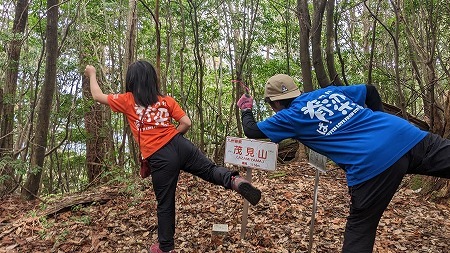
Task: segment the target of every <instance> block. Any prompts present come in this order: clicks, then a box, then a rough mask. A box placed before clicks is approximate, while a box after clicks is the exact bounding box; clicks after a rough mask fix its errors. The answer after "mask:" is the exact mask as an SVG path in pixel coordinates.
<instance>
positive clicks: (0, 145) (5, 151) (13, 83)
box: [0, 0, 28, 196]
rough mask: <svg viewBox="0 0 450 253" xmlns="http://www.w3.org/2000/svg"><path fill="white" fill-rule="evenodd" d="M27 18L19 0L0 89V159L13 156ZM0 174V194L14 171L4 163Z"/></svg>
mask: <svg viewBox="0 0 450 253" xmlns="http://www.w3.org/2000/svg"><path fill="white" fill-rule="evenodd" d="M27 20H28V0H19V1H17V4H16V10H15V14H14V23H13V28H12V33H13V39H12V40H11V41H10V42H9V45H8V50H7V57H8V59H7V64H6V73H5V85H4V88H3V89H1V90H0V93H1V94H0V112H1V115H2V118H1V120H0V159H3V158H6V157H10V158H13V156H14V154H13V145H14V138H13V137H14V134H13V133H14V105H15V99H16V90H17V78H18V75H19V59H20V51H21V48H22V42H23V37H22V36H23V32H24V31H25V25H26V23H27ZM0 176H4V177H5V181H4V182H3V183H2V186H0V196H2V195H4V194H7V193H8V192H10V191H11V190H13V189H14V185H15V182H14V177H15V172H14V171H13V169H12V167H11V166H9V165H6V166H5V167H4V170H1V171H0Z"/></svg>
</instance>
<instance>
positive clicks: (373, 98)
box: [366, 85, 384, 112]
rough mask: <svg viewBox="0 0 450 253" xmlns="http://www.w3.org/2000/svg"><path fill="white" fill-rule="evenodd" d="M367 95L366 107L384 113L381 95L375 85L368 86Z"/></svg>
mask: <svg viewBox="0 0 450 253" xmlns="http://www.w3.org/2000/svg"><path fill="white" fill-rule="evenodd" d="M366 90H367V95H366V105H367V107H368V108H370V109H372V111H381V112H384V108H383V102H382V101H381V97H380V93H378V90H377V88H375V86H373V85H366Z"/></svg>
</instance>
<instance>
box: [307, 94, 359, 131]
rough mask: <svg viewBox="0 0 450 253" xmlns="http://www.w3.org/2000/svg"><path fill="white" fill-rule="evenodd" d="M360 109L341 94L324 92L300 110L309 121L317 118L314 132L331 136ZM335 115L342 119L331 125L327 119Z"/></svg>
mask: <svg viewBox="0 0 450 253" xmlns="http://www.w3.org/2000/svg"><path fill="white" fill-rule="evenodd" d="M362 108H363V107H362V106H360V105H358V104H356V103H354V102H353V101H351V100H350V99H348V98H347V97H346V96H345V95H343V94H340V93H333V91H326V92H325V93H324V94H323V95H321V96H319V97H318V98H317V99H314V100H311V101H308V102H306V106H304V107H303V108H302V109H301V110H302V112H303V113H304V114H305V115H309V117H310V118H311V119H313V118H317V119H318V120H319V123H318V125H317V130H316V131H317V132H318V133H319V134H321V135H331V134H333V133H334V132H335V131H336V130H337V129H339V128H340V127H342V126H343V125H344V124H345V122H347V121H348V120H349V119H351V118H352V117H353V116H354V115H355V114H356V113H357V112H358V111H359V110H361V109H362ZM335 114H340V115H342V117H343V118H342V117H339V119H340V120H339V122H338V123H336V124H335V125H333V122H332V121H331V120H330V119H329V118H330V117H332V116H335ZM334 118H336V117H334Z"/></svg>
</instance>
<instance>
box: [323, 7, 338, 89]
mask: <svg viewBox="0 0 450 253" xmlns="http://www.w3.org/2000/svg"><path fill="white" fill-rule="evenodd" d="M326 25H327V26H326V27H327V31H326V38H327V44H326V49H325V52H326V61H327V69H328V73H329V76H330V78H331V79H332V83H333V85H342V81H341V79H340V78H339V75H338V73H337V70H336V65H335V63H334V40H335V38H334V35H335V33H334V0H328V2H327V23H326Z"/></svg>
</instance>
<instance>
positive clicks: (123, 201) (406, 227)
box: [0, 162, 450, 253]
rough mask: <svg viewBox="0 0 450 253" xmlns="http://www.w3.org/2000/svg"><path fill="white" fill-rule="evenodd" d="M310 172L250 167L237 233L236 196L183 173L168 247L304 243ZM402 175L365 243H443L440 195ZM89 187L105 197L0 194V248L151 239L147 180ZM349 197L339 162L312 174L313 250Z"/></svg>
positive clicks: (444, 214)
mask: <svg viewBox="0 0 450 253" xmlns="http://www.w3.org/2000/svg"><path fill="white" fill-rule="evenodd" d="M243 173H245V171H243ZM314 175H315V173H314V170H313V169H312V168H311V167H310V166H309V165H308V164H307V163H306V162H294V163H290V164H281V165H279V167H278V169H277V171H276V172H267V171H261V170H254V171H253V181H254V184H255V185H256V186H257V187H259V188H260V189H261V190H262V192H263V197H262V199H261V201H260V203H258V204H257V205H256V206H250V209H249V214H248V224H247V232H246V236H245V239H243V240H241V239H240V227H241V218H242V210H243V200H242V198H241V197H240V196H239V195H238V194H236V193H235V192H232V191H229V190H224V189H223V188H222V187H219V186H214V185H212V184H209V183H206V182H204V181H202V180H200V179H198V178H195V177H193V176H191V175H189V174H186V173H182V174H181V176H180V181H179V184H178V190H177V218H176V223H177V226H176V234H175V245H176V250H177V252H243V253H244V252H245V253H248V252H308V245H309V232H310V220H311V213H312V204H313V192H314V179H315V177H314ZM408 180H409V179H408V177H406V178H405V180H404V183H403V186H402V187H401V188H400V189H399V190H398V192H397V193H396V195H395V196H394V199H393V200H392V202H391V203H390V205H389V207H388V209H387V210H386V211H385V213H384V216H383V218H382V220H381V222H380V225H379V227H378V232H377V239H376V242H375V250H374V252H378V253H389V252H408V253H411V252H433V253H435V252H449V251H450V250H449V249H450V205H449V203H448V202H447V203H441V204H440V203H437V202H431V201H427V200H424V199H423V198H421V197H420V196H419V195H418V194H417V193H415V192H414V191H412V190H411V189H408V188H407V187H406V186H405V185H406V183H405V182H407V181H408ZM95 192H96V193H102V192H103V193H105V194H106V195H109V196H110V197H109V198H106V199H109V200H104V201H94V202H92V203H90V204H86V203H85V204H78V205H73V206H71V207H70V208H66V209H61V208H59V209H58V205H59V206H61V205H62V203H65V202H64V201H65V199H68V198H70V197H74V196H84V195H85V194H86V193H78V194H74V195H70V196H69V195H68V196H65V197H64V198H62V199H57V200H54V202H52V203H47V204H46V205H43V204H42V202H40V201H35V202H24V201H21V200H20V199H19V198H17V197H9V198H6V199H2V200H1V207H0V253H2V252H8V253H9V252H12V253H14V252H33V253H37V252H57V253H62V252H139V253H140V252H142V253H144V252H147V249H148V246H149V245H150V244H151V243H154V242H155V241H156V239H157V238H156V237H157V235H156V230H157V226H156V211H155V208H156V200H155V197H154V194H153V191H152V189H151V184H150V180H148V179H146V180H141V179H136V182H135V183H133V184H128V185H124V186H121V187H118V186H117V185H116V186H114V187H112V186H111V187H102V188H97V189H95ZM95 192H94V193H95ZM80 203H81V202H80ZM348 203H349V197H348V195H347V187H346V181H345V179H344V174H343V173H342V171H341V170H338V169H331V170H329V171H328V173H326V174H321V176H320V182H319V194H318V206H317V214H316V221H315V226H314V237H313V245H312V252H340V248H341V245H342V240H343V232H344V226H345V220H346V215H347V212H348ZM55 207H56V208H55ZM52 208H53V209H52ZM48 210H53V211H48ZM213 224H226V225H228V229H229V231H228V234H226V236H225V238H224V239H223V240H222V242H220V240H219V241H217V240H211V234H212V233H211V231H212V227H213ZM216 239H217V238H216Z"/></svg>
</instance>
